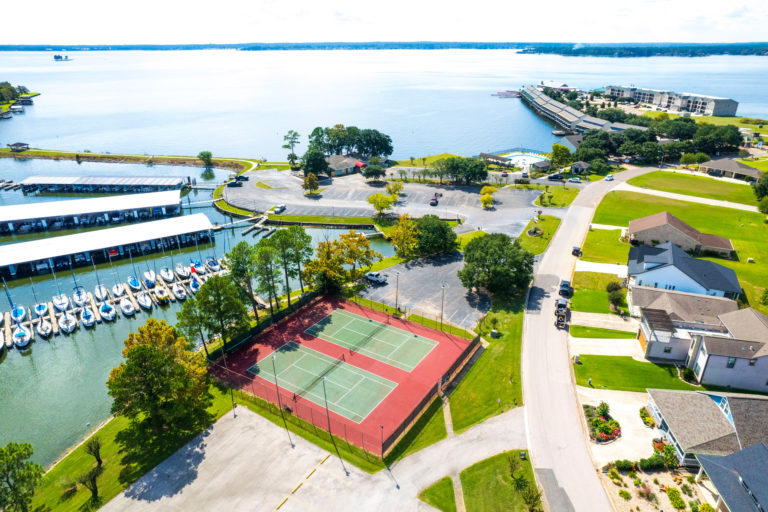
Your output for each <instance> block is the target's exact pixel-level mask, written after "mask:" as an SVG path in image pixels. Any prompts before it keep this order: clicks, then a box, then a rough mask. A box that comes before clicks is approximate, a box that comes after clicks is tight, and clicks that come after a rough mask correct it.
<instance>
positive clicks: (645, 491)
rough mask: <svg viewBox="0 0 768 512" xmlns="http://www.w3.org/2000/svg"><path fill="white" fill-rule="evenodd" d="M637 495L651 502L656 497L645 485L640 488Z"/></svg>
mask: <svg viewBox="0 0 768 512" xmlns="http://www.w3.org/2000/svg"><path fill="white" fill-rule="evenodd" d="M637 495H638V496H640V497H641V498H645V499H646V500H648V501H652V500H654V499H655V498H656V495H655V494H653V491H652V490H651V488H650V487H649V486H647V485H644V486H642V487H640V488H639V489H638V490H637Z"/></svg>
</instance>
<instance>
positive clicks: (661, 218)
mask: <svg viewBox="0 0 768 512" xmlns="http://www.w3.org/2000/svg"><path fill="white" fill-rule="evenodd" d="M627 234H628V236H629V239H630V241H635V242H639V243H642V244H646V245H657V244H660V243H664V242H672V243H674V244H675V245H677V246H678V247H680V248H681V249H683V250H684V251H691V252H694V253H696V254H699V253H715V254H718V255H720V256H726V257H730V255H731V252H732V251H733V244H731V241H730V240H728V239H727V238H723V237H722V236H717V235H710V234H707V233H702V232H700V231H698V230H696V229H695V228H693V227H691V226H689V225H688V224H686V223H685V222H683V221H681V220H680V219H678V218H677V217H675V216H674V215H672V214H671V213H669V212H660V213H657V214H655V215H649V216H648V217H642V218H640V219H635V220H632V221H630V222H629V230H628V231H627Z"/></svg>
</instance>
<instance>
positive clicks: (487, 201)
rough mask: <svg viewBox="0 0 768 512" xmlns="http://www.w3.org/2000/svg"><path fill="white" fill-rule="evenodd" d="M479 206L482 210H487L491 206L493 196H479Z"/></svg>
mask: <svg viewBox="0 0 768 512" xmlns="http://www.w3.org/2000/svg"><path fill="white" fill-rule="evenodd" d="M480 204H481V205H482V207H483V208H485V209H487V208H490V207H491V206H493V196H492V195H491V194H485V195H484V196H480Z"/></svg>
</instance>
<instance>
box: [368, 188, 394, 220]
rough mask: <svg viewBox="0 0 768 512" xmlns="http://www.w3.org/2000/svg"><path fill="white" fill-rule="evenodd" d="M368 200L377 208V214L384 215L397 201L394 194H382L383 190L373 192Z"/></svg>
mask: <svg viewBox="0 0 768 512" xmlns="http://www.w3.org/2000/svg"><path fill="white" fill-rule="evenodd" d="M367 201H368V204H370V205H371V206H373V209H374V210H376V214H377V215H383V214H384V212H385V211H386V210H389V209H390V208H392V204H393V203H394V202H395V201H394V200H393V199H392V196H388V195H386V194H382V193H381V192H376V193H375V194H371V195H370V196H368V198H367Z"/></svg>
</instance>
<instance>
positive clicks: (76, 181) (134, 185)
mask: <svg viewBox="0 0 768 512" xmlns="http://www.w3.org/2000/svg"><path fill="white" fill-rule="evenodd" d="M189 183H190V179H189V178H186V179H185V178H178V177H157V176H147V177H140V176H136V177H133V176H131V177H123V178H120V177H115V176H30V177H29V178H26V179H25V180H24V181H22V182H21V188H22V190H23V191H24V192H25V193H30V192H86V193H94V192H98V193H112V194H114V193H136V192H158V191H162V190H181V189H182V188H184V187H185V186H189Z"/></svg>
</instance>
